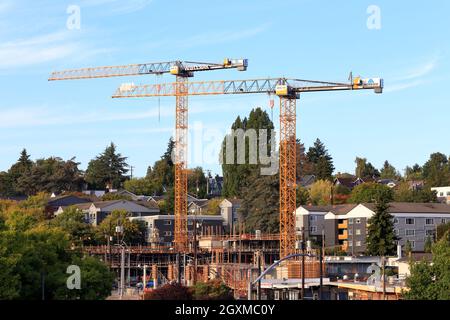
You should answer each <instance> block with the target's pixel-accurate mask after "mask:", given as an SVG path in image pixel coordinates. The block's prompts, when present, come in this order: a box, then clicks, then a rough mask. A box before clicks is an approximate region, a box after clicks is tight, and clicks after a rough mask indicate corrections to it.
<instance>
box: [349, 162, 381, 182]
mask: <svg viewBox="0 0 450 320" xmlns="http://www.w3.org/2000/svg"><path fill="white" fill-rule="evenodd" d="M355 163H356V169H355V175H356V176H357V177H358V178H366V177H379V176H380V172H379V171H378V170H377V169H376V168H375V167H374V166H373V165H372V164H371V163H370V162H367V159H366V158H358V157H356V160H355Z"/></svg>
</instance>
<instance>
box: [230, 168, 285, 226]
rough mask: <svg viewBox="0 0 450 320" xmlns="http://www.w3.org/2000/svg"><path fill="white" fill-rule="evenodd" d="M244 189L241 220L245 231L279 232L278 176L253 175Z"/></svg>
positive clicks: (240, 212) (240, 210)
mask: <svg viewBox="0 0 450 320" xmlns="http://www.w3.org/2000/svg"><path fill="white" fill-rule="evenodd" d="M253 174H254V175H253V176H251V177H249V178H248V180H247V184H246V186H245V187H244V188H243V190H242V193H241V197H242V204H241V207H240V209H239V218H240V221H241V222H245V230H246V231H247V232H254V230H261V232H264V233H276V232H279V229H280V225H279V221H280V220H279V213H278V212H279V195H278V194H279V178H278V175H273V176H260V175H259V173H256V172H255V173H253Z"/></svg>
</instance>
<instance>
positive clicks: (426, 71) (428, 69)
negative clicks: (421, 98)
mask: <svg viewBox="0 0 450 320" xmlns="http://www.w3.org/2000/svg"><path fill="white" fill-rule="evenodd" d="M438 64H439V55H437V54H436V55H434V56H432V57H431V58H430V59H429V60H427V61H425V62H423V63H421V64H420V65H418V66H415V67H413V68H411V69H410V70H408V71H407V72H405V73H404V74H402V75H398V76H395V77H393V78H392V79H391V81H392V83H391V84H388V85H387V86H386V89H385V90H384V91H385V92H386V93H389V92H397V91H402V90H406V89H410V88H414V87H418V86H420V85H423V84H425V83H427V82H429V79H428V76H429V75H430V74H431V73H432V72H433V71H434V70H435V69H436V68H437V66H438Z"/></svg>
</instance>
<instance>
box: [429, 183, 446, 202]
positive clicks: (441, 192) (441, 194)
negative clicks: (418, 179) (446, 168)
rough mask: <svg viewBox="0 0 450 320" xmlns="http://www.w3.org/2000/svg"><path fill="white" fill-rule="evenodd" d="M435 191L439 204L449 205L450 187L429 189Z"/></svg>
mask: <svg viewBox="0 0 450 320" xmlns="http://www.w3.org/2000/svg"><path fill="white" fill-rule="evenodd" d="M431 191H436V196H437V198H438V200H439V201H440V202H443V203H447V204H450V187H438V188H431Z"/></svg>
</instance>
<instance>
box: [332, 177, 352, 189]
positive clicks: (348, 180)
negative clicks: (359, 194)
mask: <svg viewBox="0 0 450 320" xmlns="http://www.w3.org/2000/svg"><path fill="white" fill-rule="evenodd" d="M354 182H355V179H354V178H336V179H334V184H337V183H339V184H341V185H343V186H345V187H347V188H350V189H351V188H353V187H354Z"/></svg>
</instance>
